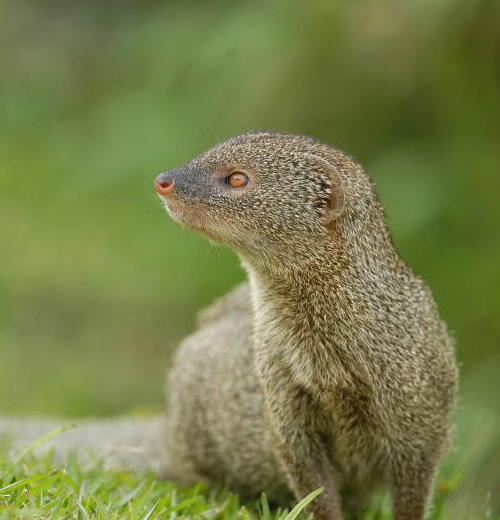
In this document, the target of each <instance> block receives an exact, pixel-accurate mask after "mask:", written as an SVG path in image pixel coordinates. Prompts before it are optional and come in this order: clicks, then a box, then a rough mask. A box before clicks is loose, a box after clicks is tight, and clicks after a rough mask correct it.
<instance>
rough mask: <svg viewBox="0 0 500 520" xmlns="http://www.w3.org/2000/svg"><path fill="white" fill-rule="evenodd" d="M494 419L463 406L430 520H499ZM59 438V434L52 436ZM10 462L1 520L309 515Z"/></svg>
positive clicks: (370, 518) (116, 476)
mask: <svg viewBox="0 0 500 520" xmlns="http://www.w3.org/2000/svg"><path fill="white" fill-rule="evenodd" d="M497 420H498V418H497V417H496V416H495V415H492V414H491V413H489V412H488V411H486V410H484V411H482V412H478V411H477V410H475V411H471V409H469V408H462V411H461V412H460V414H459V418H458V429H459V432H460V435H459V436H458V438H457V440H456V449H455V450H454V452H453V453H452V454H451V455H450V457H448V459H447V460H446V461H445V463H444V464H443V466H442V468H441V472H440V475H439V478H438V480H437V483H436V492H435V499H434V507H433V510H432V514H431V517H430V520H495V519H496V520H500V514H499V511H498V509H497V510H496V511H495V504H494V502H495V500H496V499H495V496H496V493H497V492H498V489H497V487H498V484H497V483H496V479H495V474H496V473H495V471H496V467H497V465H498V463H500V457H499V454H500V449H499V448H500V442H499V439H498V438H497V436H496V433H495V432H496V431H497V428H498V424H497ZM56 433H57V432H56ZM47 438H48V437H47V436H45V438H42V439H41V441H37V442H35V443H34V444H33V445H32V446H31V447H30V448H31V449H27V450H25V451H24V452H22V453H20V454H18V455H17V457H16V458H12V457H7V447H8V446H7V443H4V444H3V445H2V447H1V448H0V519H7V518H9V519H10V518H16V519H17V518H81V519H87V518H96V519H101V518H102V519H114V518H116V519H118V518H131V519H154V518H170V519H182V518H186V519H187V518H200V519H212V518H213V519H233V518H235V519H255V520H271V519H275V520H293V519H299V518H307V516H308V515H307V507H306V506H307V504H308V503H309V502H310V501H311V500H313V499H314V498H315V496H317V493H316V494H314V493H313V494H311V495H310V496H309V497H307V498H306V499H304V500H303V501H302V502H301V503H300V504H298V505H297V506H295V507H294V508H293V509H291V510H290V511H286V510H276V509H273V508H271V507H270V505H269V503H268V502H267V500H266V498H265V496H263V497H261V499H260V500H257V501H253V502H249V503H242V501H241V500H240V498H239V497H238V496H237V495H234V494H231V493H229V492H227V491H225V490H223V489H220V488H206V487H204V486H202V485H198V486H195V487H192V488H187V489H185V488H179V487H176V486H174V485H173V484H171V483H169V482H163V481H158V480H157V479H155V478H154V476H152V475H147V476H142V475H137V474H133V473H130V472H124V471H109V470H105V469H104V466H103V464H102V461H99V460H95V461H93V462H91V463H86V464H81V463H79V462H77V461H76V459H70V460H69V461H68V463H67V465H66V466H65V467H64V468H60V467H56V466H55V464H54V461H53V457H52V454H51V453H47V454H46V455H44V456H38V457H35V456H34V455H33V453H32V450H33V449H34V448H36V447H39V445H40V443H41V442H43V441H44V440H46V439H47ZM390 518H391V514H390V500H389V497H388V496H378V497H375V499H374V501H373V504H372V506H371V508H370V509H369V511H367V512H366V514H365V516H364V520H389V519H390Z"/></svg>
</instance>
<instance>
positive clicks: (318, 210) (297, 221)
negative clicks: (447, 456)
mask: <svg viewBox="0 0 500 520" xmlns="http://www.w3.org/2000/svg"><path fill="white" fill-rule="evenodd" d="M156 191H157V192H158V194H159V195H160V198H161V200H162V202H163V203H164V205H165V207H166V209H167V211H168V213H169V214H170V216H171V217H172V218H173V219H174V220H175V221H177V222H178V223H180V224H181V225H183V226H184V227H186V228H188V229H190V230H193V231H195V232H198V233H201V234H202V235H203V236H205V237H207V238H209V239H211V240H214V241H216V242H219V243H222V244H225V245H227V246H229V247H230V248H232V249H233V250H234V251H235V252H236V253H237V254H238V256H239V257H240V259H241V262H242V265H243V266H244V268H245V269H246V271H247V273H248V278H249V285H243V286H241V287H240V288H238V289H236V291H235V292H234V293H232V294H231V295H229V296H228V299H227V300H225V301H224V300H222V301H220V302H218V303H217V304H216V305H215V307H214V308H212V309H211V310H209V311H207V312H205V313H204V315H202V317H201V320H200V322H201V325H202V327H201V329H200V330H199V331H198V332H197V333H196V334H195V335H193V336H192V337H190V338H188V339H187V340H186V341H185V342H184V343H183V344H182V345H181V347H180V349H179V351H178V353H177V357H176V362H175V365H174V368H173V370H172V372H171V374H170V377H169V387H168V400H169V409H168V425H169V426H168V428H167V432H168V433H167V445H168V453H169V464H170V467H169V475H170V476H171V477H172V478H174V479H177V480H178V481H182V482H186V483H188V482H195V481H198V480H202V479H206V480H217V481H223V482H225V483H227V484H228V485H229V486H231V487H232V488H234V489H235V490H237V491H239V492H241V493H244V494H246V495H254V494H257V493H259V492H262V491H264V492H266V493H268V495H270V496H271V498H275V499H277V500H286V499H287V497H288V496H289V494H290V491H291V492H293V493H294V495H295V497H296V498H302V497H303V496H305V495H306V494H308V493H309V492H311V491H313V490H314V489H317V488H320V487H322V488H324V491H323V493H322V494H321V495H320V497H319V498H318V499H317V500H316V501H315V502H314V503H313V505H312V510H313V512H314V514H315V517H316V518H318V519H340V518H342V515H343V511H345V509H347V508H348V507H349V506H352V507H353V508H354V509H355V508H356V507H357V508H358V509H361V507H362V505H363V504H364V503H365V500H366V499H367V497H368V496H369V492H370V490H371V489H372V487H373V486H374V485H377V484H382V485H386V486H387V487H388V488H389V489H390V490H391V493H392V497H393V508H394V517H395V518H396V519H397V520H403V519H405V520H408V519H414V520H417V519H421V518H424V516H425V514H426V513H425V512H426V510H427V505H428V503H429V497H430V495H431V490H432V482H433V478H434V475H435V472H436V468H437V466H438V464H439V461H440V460H441V458H442V456H443V454H444V453H445V451H446V446H447V441H448V433H449V420H450V413H451V412H452V410H453V407H454V401H455V394H456V385H457V368H456V363H455V358H454V351H453V344H452V341H451V340H450V337H449V335H448V332H447V329H446V326H445V325H444V323H443V322H442V321H441V319H440V317H439V314H438V311H437V309H436V305H435V303H434V300H433V297H432V295H431V292H430V291H429V289H428V288H427V286H426V285H425V283H424V282H423V281H422V280H421V279H420V278H419V277H417V276H416V275H415V274H414V273H413V272H412V271H411V269H410V268H409V267H408V266H407V265H406V264H405V263H404V262H403V261H402V260H401V258H400V257H399V255H398V254H397V252H396V251H395V249H394V247H393V244H392V241H391V239H390V236H389V233H388V231H387V228H386V225H385V223H384V214H383V209H382V207H381V204H380V202H379V200H378V198H377V196H376V192H375V189H374V186H373V183H372V182H371V180H370V178H369V176H368V175H367V173H366V172H365V171H364V170H363V169H362V167H361V166H360V165H359V164H357V163H356V162H355V161H354V160H353V159H351V158H350V157H348V156H346V155H345V154H343V153H342V152H340V151H338V150H336V149H333V148H331V147H330V146H327V145H325V144H322V143H319V142H317V141H315V140H313V139H311V138H308V137H301V136H293V135H283V134H275V133H271V132H253V133H248V134H244V135H241V136H238V137H235V138H232V139H230V140H228V141H226V142H224V143H222V144H219V145H217V146H215V147H214V148H212V149H211V150H209V151H208V152H206V153H204V154H202V155H200V156H199V157H197V158H195V159H193V160H192V161H190V162H188V163H187V164H185V165H183V166H181V167H179V168H175V169H173V170H169V171H167V172H165V173H162V174H160V175H159V176H158V178H157V179H156ZM348 496H349V497H351V502H350V503H348Z"/></svg>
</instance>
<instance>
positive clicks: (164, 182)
mask: <svg viewBox="0 0 500 520" xmlns="http://www.w3.org/2000/svg"><path fill="white" fill-rule="evenodd" d="M173 189H174V179H173V178H172V176H171V175H169V174H168V173H160V175H158V177H156V181H155V191H156V193H158V194H159V195H163V196H164V197H166V196H168V195H170V194H171V193H172V191H173Z"/></svg>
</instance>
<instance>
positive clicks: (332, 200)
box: [304, 153, 345, 224]
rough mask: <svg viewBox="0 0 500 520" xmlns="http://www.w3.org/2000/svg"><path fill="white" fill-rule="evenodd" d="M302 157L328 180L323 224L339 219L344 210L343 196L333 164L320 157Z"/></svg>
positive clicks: (340, 182) (308, 154)
mask: <svg viewBox="0 0 500 520" xmlns="http://www.w3.org/2000/svg"><path fill="white" fill-rule="evenodd" d="M304 155H305V156H306V157H307V159H308V160H309V161H310V162H311V163H313V164H314V165H315V166H314V168H315V169H316V170H319V171H322V172H324V173H325V174H326V175H327V176H328V178H329V180H330V186H329V190H328V191H329V195H328V201H327V205H326V212H325V214H324V219H325V223H326V224H330V223H331V222H333V221H334V220H335V219H337V218H338V217H340V215H341V214H342V212H343V210H344V203H345V196H344V189H343V187H342V181H341V179H340V175H339V172H338V171H337V169H336V168H335V166H333V164H331V163H329V162H328V161H327V160H325V159H323V158H322V157H319V156H317V155H314V154H310V153H306V154H304Z"/></svg>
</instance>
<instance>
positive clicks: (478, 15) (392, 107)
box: [0, 0, 500, 518]
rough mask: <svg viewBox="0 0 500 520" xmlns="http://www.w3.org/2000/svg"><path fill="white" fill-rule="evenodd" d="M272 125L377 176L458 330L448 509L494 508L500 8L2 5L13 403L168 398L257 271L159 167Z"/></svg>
mask: <svg viewBox="0 0 500 520" xmlns="http://www.w3.org/2000/svg"><path fill="white" fill-rule="evenodd" d="M256 128H266V129H274V130H281V131H287V132H294V133H304V134H309V135H312V136H315V137H318V138H320V139H322V140H325V141H327V142H329V143H331V144H334V145H335V146H337V147H340V148H342V149H344V150H346V151H347V152H349V153H350V154H351V155H353V156H355V157H356V158H357V159H359V160H360V161H361V162H362V163H363V164H364V165H365V166H366V168H367V169H368V170H369V171H370V172H371V174H372V176H373V178H374V179H375V181H376V183H377V185H378V188H379V193H380V197H381V199H382V201H383V203H384V205H385V207H386V208H387V215H388V221H389V225H390V228H391V230H392V232H393V236H394V240H395V243H396V245H397V247H398V249H399V250H400V252H401V254H402V256H403V258H405V259H406V260H407V261H408V263H409V264H410V265H411V266H412V267H413V268H414V269H415V271H416V272H417V273H419V274H421V275H422V276H423V277H424V278H425V279H426V280H427V281H428V282H429V284H430V286H431V287H432V288H433V291H434V294H435V297H436V299H437V301H438V303H439V305H440V308H441V311H442V315H443V317H444V319H445V320H446V321H447V322H448V323H449V326H450V328H451V330H452V331H453V332H454V334H455V336H456V338H457V349H458V356H459V358H460V361H461V364H462V375H463V377H462V389H461V404H460V410H459V413H458V419H457V422H458V428H457V434H456V442H455V453H454V454H453V455H452V457H451V459H450V460H451V461H450V462H449V463H448V465H449V469H448V470H446V468H445V470H444V471H445V472H446V471H449V473H448V475H449V478H448V480H447V484H446V485H449V486H450V494H451V498H450V500H449V502H448V506H447V507H449V508H450V510H451V511H456V512H457V514H458V511H461V512H464V511H468V510H470V511H472V510H473V509H471V508H476V509H474V511H476V510H479V509H480V510H481V511H482V512H483V513H484V514H487V513H488V511H489V512H490V513H491V512H492V511H495V510H496V509H497V508H498V504H499V501H500V497H499V495H500V489H499V487H500V486H499V482H500V396H499V393H500V379H499V378H500V370H499V366H500V351H499V346H500V345H499V343H500V316H499V312H500V273H499V267H500V233H499V228H500V204H499V202H500V197H499V196H500V2H498V1H486V0H484V1H483V0H421V1H419V2H406V3H403V2H391V1H389V0H367V1H365V2H354V1H350V2H349V1H347V0H345V1H337V2H332V1H326V0H324V1H316V0H314V1H310V2H293V1H274V2H264V1H254V2H234V1H233V2H229V1H224V0H213V1H206V2H194V1H183V2H174V1H170V2H166V1H163V2H160V1H152V0H150V1H146V2H99V1H97V0H95V1H88V2H62V1H61V2H55V1H52V2H24V1H16V2H8V1H7V2H1V3H0V240H1V241H0V413H3V414H15V415H23V414H37V415H38V414H50V415H63V416H72V417H74V416H104V415H116V414H123V413H148V412H154V411H155V410H159V409H161V407H162V403H163V396H162V392H163V380H164V374H165V370H166V367H167V365H168V360H169V358H170V355H171V353H172V351H173V349H174V348H175V346H176V345H177V344H178V342H179V340H180V339H181V338H182V337H183V336H184V335H186V334H187V333H189V332H190V331H192V330H193V328H194V326H195V315H196V312H197V311H198V310H199V309H200V308H202V307H203V306H205V305H206V304H207V303H209V302H210V301H211V300H212V299H213V298H214V297H216V296H218V295H222V294H223V293H224V292H226V291H227V290H228V289H229V288H230V287H232V286H233V285H234V284H235V283H237V282H238V281H240V280H242V279H243V277H244V274H243V272H242V270H241V268H240V267H239V264H238V261H237V258H236V257H235V256H234V255H233V254H232V253H230V252H229V251H226V250H224V249H222V248H217V247H214V246H211V245H210V244H208V243H207V242H205V241H204V240H202V239H200V238H198V237H196V236H193V235H190V234H188V233H187V232H185V231H182V230H181V229H179V228H178V227H176V226H175V225H174V224H173V223H172V222H170V221H169V219H168V218H167V216H166V215H165V214H164V213H163V211H162V210H161V208H160V204H159V202H158V200H157V199H156V197H155V196H154V194H153V192H152V182H153V179H154V177H155V175H156V174H157V173H158V172H160V171H162V170H163V169H165V168H167V167H172V166H175V165H177V164H180V163H181V162H184V161H186V160H188V159H190V158H191V157H192V156H194V155H195V154H197V153H200V152H202V151H203V150H205V149H206V148H208V147H209V146H211V145H213V144H214V143H216V142H217V141H220V140H222V139H224V138H226V137H229V136H231V135H233V134H236V133H239V132H243V131H246V130H249V129H256ZM456 480H461V482H465V485H463V484H462V485H461V487H460V488H459V491H456V490H455V487H456V486H457V484H456V482H455V481H456ZM454 486H455V487H454ZM453 508H455V509H453ZM478 508H479V509H478ZM471 514H472V513H471ZM456 518H458V516H456ZM464 518H476V517H475V516H465V517H464Z"/></svg>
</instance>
